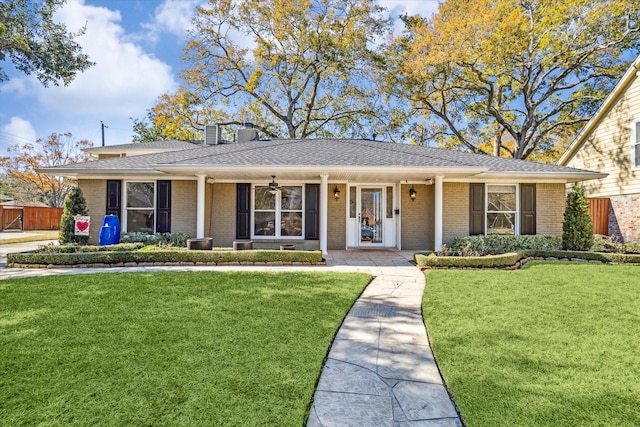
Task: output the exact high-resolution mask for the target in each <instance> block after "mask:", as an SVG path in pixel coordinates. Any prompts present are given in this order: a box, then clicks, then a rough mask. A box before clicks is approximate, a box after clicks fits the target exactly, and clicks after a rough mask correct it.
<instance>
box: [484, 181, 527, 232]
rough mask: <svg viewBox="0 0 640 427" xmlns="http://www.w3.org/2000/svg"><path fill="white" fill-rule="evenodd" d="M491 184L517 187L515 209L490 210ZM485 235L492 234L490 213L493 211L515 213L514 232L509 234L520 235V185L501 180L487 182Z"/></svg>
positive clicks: (485, 188) (485, 187) (485, 189)
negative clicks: (490, 231)
mask: <svg viewBox="0 0 640 427" xmlns="http://www.w3.org/2000/svg"><path fill="white" fill-rule="evenodd" d="M491 186H502V187H505V186H508V187H515V189H516V192H515V194H516V201H515V204H516V206H515V211H490V210H489V187H491ZM484 191H485V194H484V200H485V203H484V235H485V236H490V234H489V214H492V213H513V214H514V224H513V234H507V235H508V236H511V235H513V236H518V235H520V185H518V184H514V183H510V182H509V183H501V182H493V183H486V184H485V186H484Z"/></svg>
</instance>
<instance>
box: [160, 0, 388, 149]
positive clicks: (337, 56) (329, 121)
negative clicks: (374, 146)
mask: <svg viewBox="0 0 640 427" xmlns="http://www.w3.org/2000/svg"><path fill="white" fill-rule="evenodd" d="M383 11H384V9H383V8H381V7H380V6H378V5H377V4H376V2H375V1H373V0H302V1H289V0H209V2H208V4H207V5H206V6H203V7H199V8H198V9H197V11H196V14H195V17H194V18H193V21H192V22H193V28H192V29H191V31H190V32H189V34H190V39H189V42H188V44H187V47H186V49H185V53H184V60H185V62H186V64H187V67H186V68H185V69H184V71H183V73H182V78H183V80H184V84H183V85H182V87H181V88H180V89H179V90H178V91H177V92H176V93H172V94H165V95H163V96H162V97H161V98H160V99H159V102H158V104H157V105H156V106H155V107H153V108H152V110H151V114H152V115H153V117H154V120H153V121H154V123H153V126H155V127H157V128H159V129H160V130H161V132H162V135H163V137H165V138H180V139H193V138H194V137H196V136H198V135H200V134H201V132H202V128H203V126H204V125H205V124H209V123H216V122H217V123H223V124H234V125H242V124H243V123H245V122H251V123H252V124H253V125H254V127H255V128H257V129H258V130H260V131H262V132H263V133H264V134H265V135H267V136H269V137H289V138H306V137H309V136H333V135H340V136H348V135H353V136H359V137H362V136H363V135H367V136H370V135H371V133H372V132H373V130H372V129H384V128H385V126H387V125H388V122H389V120H388V117H389V115H388V114H387V112H386V105H384V102H383V101H384V100H383V99H382V97H381V92H380V91H379V90H377V88H376V86H375V73H374V68H373V62H372V58H373V55H372V54H373V51H372V49H373V48H374V46H375V43H374V41H376V40H377V39H380V38H382V36H383V35H384V34H385V33H386V31H388V29H389V21H388V19H387V18H386V17H385V16H384V15H383ZM379 133H382V132H379Z"/></svg>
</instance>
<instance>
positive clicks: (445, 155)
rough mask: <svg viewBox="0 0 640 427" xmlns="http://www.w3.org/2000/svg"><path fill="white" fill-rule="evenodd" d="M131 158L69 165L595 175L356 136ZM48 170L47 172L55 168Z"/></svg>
mask: <svg viewBox="0 0 640 427" xmlns="http://www.w3.org/2000/svg"><path fill="white" fill-rule="evenodd" d="M187 144H190V145H189V146H187V147H188V148H187V149H183V150H179V151H170V152H163V153H155V154H145V155H139V156H131V157H118V158H111V159H104V160H97V161H92V162H86V163H79V164H74V165H68V166H64V167H62V168H60V169H64V170H65V171H75V172H77V173H78V174H82V173H89V171H91V172H92V173H94V174H95V173H99V172H100V171H105V172H107V171H109V170H120V171H123V170H124V171H131V172H134V171H148V172H154V171H157V170H159V169H162V170H165V171H166V170H171V169H184V168H189V167H193V168H194V170H195V169H197V168H198V167H201V168H202V167H207V168H234V167H236V168H237V167H243V166H246V167H260V166H265V167H273V166H282V167H285V166H286V167H292V166H293V167H295V166H300V167H345V168H349V167H380V168H403V167H411V168H460V169H465V168H475V169H477V168H483V169H486V170H487V171H488V172H496V173H502V172H505V173H507V172H510V173H533V174H537V173H539V174H541V175H544V174H547V173H549V174H554V173H555V174H562V173H589V172H588V171H582V170H579V169H573V168H567V167H563V166H558V165H553V164H543V163H535V162H529V161H524V160H515V159H506V158H500V157H492V156H487V155H483V154H472V153H466V152H461V151H454V150H447V149H441V148H432V147H423V146H415V145H406V144H395V143H389V142H380V141H371V140H353V139H275V140H266V141H249V142H242V143H226V144H219V145H209V146H205V145H195V144H193V143H187ZM55 169H56V168H48V169H46V172H54V171H55Z"/></svg>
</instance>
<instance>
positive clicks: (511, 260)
mask: <svg viewBox="0 0 640 427" xmlns="http://www.w3.org/2000/svg"><path fill="white" fill-rule="evenodd" d="M413 258H414V261H415V263H416V265H417V266H418V267H423V268H509V267H514V266H518V263H519V262H520V261H522V260H524V259H529V258H543V259H549V258H555V259H557V260H584V261H599V262H603V263H616V264H640V254H613V253H604V252H578V251H561V250H552V251H535V250H528V251H519V252H513V253H508V254H501V255H486V256H478V257H461V256H437V255H435V254H428V255H427V254H420V253H417V254H415V255H414V256H413Z"/></svg>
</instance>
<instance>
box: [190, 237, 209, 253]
mask: <svg viewBox="0 0 640 427" xmlns="http://www.w3.org/2000/svg"><path fill="white" fill-rule="evenodd" d="M187 249H189V250H194V251H210V250H211V249H213V238H212V237H203V238H201V239H187Z"/></svg>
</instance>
